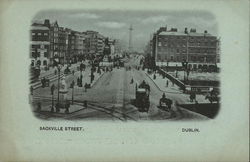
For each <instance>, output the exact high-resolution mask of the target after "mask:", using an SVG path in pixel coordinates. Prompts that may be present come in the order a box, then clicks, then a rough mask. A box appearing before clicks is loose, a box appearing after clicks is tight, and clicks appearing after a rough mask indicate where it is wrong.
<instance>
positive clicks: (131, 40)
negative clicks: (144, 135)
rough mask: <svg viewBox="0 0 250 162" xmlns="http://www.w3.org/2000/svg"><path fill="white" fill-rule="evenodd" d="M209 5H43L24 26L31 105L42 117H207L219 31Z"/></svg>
mask: <svg viewBox="0 0 250 162" xmlns="http://www.w3.org/2000/svg"><path fill="white" fill-rule="evenodd" d="M217 28H218V26H217V21H216V17H215V16H214V15H213V14H212V13H210V12H207V11H198V10H197V11H172V12H167V11H129V12H128V11H123V10H121V11H119V10H86V11H85V10H69V11H65V10H47V11H41V12H38V13H37V14H36V15H35V16H34V18H33V19H32V20H31V25H30V54H29V56H30V66H29V70H30V97H29V98H30V105H31V110H32V111H33V112H34V114H35V116H37V117H38V118H41V119H48V120H50V119H54V118H60V119H67V120H76V119H77V120H121V121H127V120H134V121H141V120H209V119H214V118H215V117H216V116H217V115H218V112H219V109H220V84H219V83H220V77H219V76H220V75H219V74H220V44H221V41H220V36H219V35H218V31H217Z"/></svg>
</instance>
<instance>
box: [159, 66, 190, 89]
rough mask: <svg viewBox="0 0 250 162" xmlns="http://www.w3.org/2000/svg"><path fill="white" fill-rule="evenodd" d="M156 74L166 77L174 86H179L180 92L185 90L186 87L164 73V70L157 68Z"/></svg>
mask: <svg viewBox="0 0 250 162" xmlns="http://www.w3.org/2000/svg"><path fill="white" fill-rule="evenodd" d="M157 70H158V72H159V73H160V74H161V75H164V76H166V77H167V78H168V79H169V80H170V81H171V82H173V83H174V84H176V85H177V86H179V87H180V88H181V89H182V90H185V88H186V85H185V84H184V83H183V82H181V81H180V80H178V79H176V78H175V77H174V76H172V75H171V74H168V73H167V72H165V71H164V70H162V69H160V68H159V67H158V68H157Z"/></svg>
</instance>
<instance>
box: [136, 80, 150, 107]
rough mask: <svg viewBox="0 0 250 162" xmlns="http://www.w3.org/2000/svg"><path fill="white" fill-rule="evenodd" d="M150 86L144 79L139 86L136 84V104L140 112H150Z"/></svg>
mask: <svg viewBox="0 0 250 162" xmlns="http://www.w3.org/2000/svg"><path fill="white" fill-rule="evenodd" d="M149 93H150V86H149V85H148V84H146V83H145V81H143V82H142V83H141V84H140V85H139V86H138V87H137V85H136V92H135V105H136V107H138V111H140V112H148V110H149V106H150V101H149Z"/></svg>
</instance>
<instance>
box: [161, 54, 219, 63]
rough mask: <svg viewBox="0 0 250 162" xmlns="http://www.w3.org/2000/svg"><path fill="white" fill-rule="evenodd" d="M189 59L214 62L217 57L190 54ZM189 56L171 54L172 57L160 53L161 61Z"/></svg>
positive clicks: (183, 58) (181, 59)
mask: <svg viewBox="0 0 250 162" xmlns="http://www.w3.org/2000/svg"><path fill="white" fill-rule="evenodd" d="M188 58H189V59H188V60H189V61H191V62H214V61H215V59H216V58H215V57H209V56H206V57H204V56H189V57H188ZM186 59H187V56H175V57H174V55H171V56H170V57H169V56H167V55H158V60H159V61H183V60H186Z"/></svg>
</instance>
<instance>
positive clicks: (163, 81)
mask: <svg viewBox="0 0 250 162" xmlns="http://www.w3.org/2000/svg"><path fill="white" fill-rule="evenodd" d="M145 73H146V75H147V76H148V77H149V78H150V79H151V80H152V81H153V82H154V83H155V85H156V86H157V87H158V88H159V89H160V90H161V91H164V92H167V93H182V91H181V90H180V89H179V87H178V86H177V85H175V84H172V82H171V81H170V80H169V79H168V78H167V77H165V78H163V77H162V76H161V75H160V74H158V73H156V74H155V75H156V79H154V74H148V73H147V72H146V71H145ZM167 82H168V86H167Z"/></svg>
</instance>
